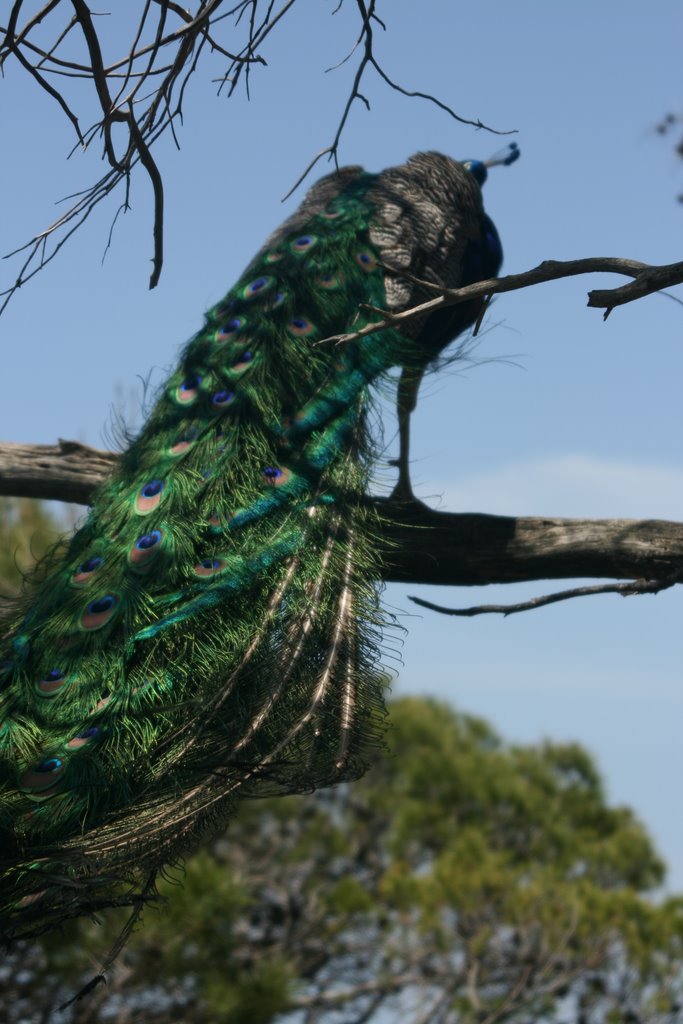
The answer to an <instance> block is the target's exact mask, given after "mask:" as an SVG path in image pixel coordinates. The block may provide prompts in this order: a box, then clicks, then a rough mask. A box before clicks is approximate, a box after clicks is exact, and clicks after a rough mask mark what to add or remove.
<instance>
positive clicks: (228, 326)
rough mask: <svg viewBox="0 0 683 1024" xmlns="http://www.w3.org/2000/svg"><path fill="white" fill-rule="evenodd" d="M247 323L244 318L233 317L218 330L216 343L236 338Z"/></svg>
mask: <svg viewBox="0 0 683 1024" xmlns="http://www.w3.org/2000/svg"><path fill="white" fill-rule="evenodd" d="M246 322H247V321H246V319H245V318H244V317H243V316H233V317H232V318H231V319H230V320H227V321H226V322H225V323H224V324H223V326H222V327H219V328H218V330H217V331H216V341H228V339H230V338H234V337H235V335H236V334H237V333H238V332H239V331H241V330H242V328H243V327H244V325H245V324H246Z"/></svg>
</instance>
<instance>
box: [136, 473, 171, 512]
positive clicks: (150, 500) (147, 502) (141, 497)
mask: <svg viewBox="0 0 683 1024" xmlns="http://www.w3.org/2000/svg"><path fill="white" fill-rule="evenodd" d="M165 486H166V485H165V482H164V481H163V480H150V481H149V483H146V484H144V485H143V486H142V487H141V488H140V490H139V491H138V493H137V495H136V497H135V511H136V512H137V514H138V515H139V516H146V515H149V513H150V512H153V511H154V509H155V508H157V506H158V505H159V502H160V501H161V496H162V493H163V490H164V487H165Z"/></svg>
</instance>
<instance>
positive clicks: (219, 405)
mask: <svg viewBox="0 0 683 1024" xmlns="http://www.w3.org/2000/svg"><path fill="white" fill-rule="evenodd" d="M234 397H235V392H234V391H229V390H228V389H227V388H224V389H223V390H222V391H216V393H215V394H214V395H212V396H211V408H212V409H214V410H220V409H225V407H226V406H227V405H230V403H231V402H232V400H233V399H234Z"/></svg>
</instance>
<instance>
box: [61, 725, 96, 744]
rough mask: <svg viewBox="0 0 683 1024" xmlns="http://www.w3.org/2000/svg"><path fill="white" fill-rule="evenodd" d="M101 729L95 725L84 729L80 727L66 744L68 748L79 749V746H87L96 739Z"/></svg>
mask: <svg viewBox="0 0 683 1024" xmlns="http://www.w3.org/2000/svg"><path fill="white" fill-rule="evenodd" d="M101 732H102V730H101V729H100V728H99V727H98V726H97V725H90V726H88V728H86V729H81V731H80V732H77V733H76V735H75V736H72V737H71V739H70V740H69V741H68V743H67V744H66V746H67V749H68V750H79V749H80V748H81V747H85V746H87V745H88V744H89V743H92V742H93V740H96V739H97V737H98V736H100V735H101Z"/></svg>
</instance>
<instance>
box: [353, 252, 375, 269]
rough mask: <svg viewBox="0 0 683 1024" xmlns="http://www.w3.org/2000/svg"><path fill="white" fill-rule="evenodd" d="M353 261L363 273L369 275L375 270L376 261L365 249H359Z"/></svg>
mask: <svg viewBox="0 0 683 1024" xmlns="http://www.w3.org/2000/svg"><path fill="white" fill-rule="evenodd" d="M354 259H355V261H356V263H357V264H358V266H359V267H360V269H361V270H363V271H365V273H366V274H371V273H372V272H373V271H374V270H376V269H377V259H376V257H375V256H374V255H373V253H371V252H369V250H367V249H361V250H360V252H357V253H356V254H355V256H354Z"/></svg>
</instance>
